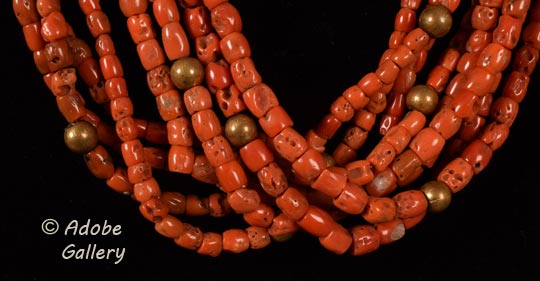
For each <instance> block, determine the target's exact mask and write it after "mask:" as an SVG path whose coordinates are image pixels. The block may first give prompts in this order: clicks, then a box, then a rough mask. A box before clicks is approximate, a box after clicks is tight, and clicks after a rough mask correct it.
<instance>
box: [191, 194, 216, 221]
mask: <svg viewBox="0 0 540 281" xmlns="http://www.w3.org/2000/svg"><path fill="white" fill-rule="evenodd" d="M209 212H210V210H209V208H208V198H200V197H199V196H197V195H195V194H188V195H186V211H185V214H186V215H187V216H203V215H207V214H208V213H209Z"/></svg>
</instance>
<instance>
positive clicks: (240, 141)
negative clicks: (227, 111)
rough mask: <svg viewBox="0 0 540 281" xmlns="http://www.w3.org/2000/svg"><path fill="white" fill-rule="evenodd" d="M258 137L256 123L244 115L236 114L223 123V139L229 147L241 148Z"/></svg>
mask: <svg viewBox="0 0 540 281" xmlns="http://www.w3.org/2000/svg"><path fill="white" fill-rule="evenodd" d="M257 135H258V130H257V123H255V121H254V120H253V118H251V117H249V116H247V115H245V114H241V113H240V114H236V115H233V116H231V117H230V118H229V119H227V122H226V123H225V137H226V138H227V139H228V140H229V142H230V143H231V145H233V146H235V147H242V146H244V145H246V144H248V143H249V142H251V141H252V140H254V139H255V138H256V137H257Z"/></svg>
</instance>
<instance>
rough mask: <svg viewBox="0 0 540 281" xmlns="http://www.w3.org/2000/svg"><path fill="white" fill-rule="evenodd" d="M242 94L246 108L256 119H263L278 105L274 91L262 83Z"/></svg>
mask: <svg viewBox="0 0 540 281" xmlns="http://www.w3.org/2000/svg"><path fill="white" fill-rule="evenodd" d="M240 90H241V89H240ZM241 91H242V90H241ZM242 92H243V95H242V98H243V99H244V102H245V104H246V106H247V108H248V109H249V111H251V113H252V114H253V115H255V117H257V118H261V117H263V116H264V115H265V114H266V113H267V112H268V111H269V110H270V109H272V108H274V107H275V106H278V105H279V101H278V98H277V97H276V94H275V93H274V91H273V90H272V89H271V88H270V87H268V85H266V84H264V83H261V84H257V85H255V86H253V87H252V88H250V89H247V90H246V91H242Z"/></svg>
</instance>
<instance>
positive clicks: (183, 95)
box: [13, 0, 540, 256]
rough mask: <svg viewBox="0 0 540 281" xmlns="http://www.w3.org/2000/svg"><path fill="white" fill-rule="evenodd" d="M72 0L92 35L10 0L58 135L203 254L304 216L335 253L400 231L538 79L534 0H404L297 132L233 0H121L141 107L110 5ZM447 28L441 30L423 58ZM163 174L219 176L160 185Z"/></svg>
mask: <svg viewBox="0 0 540 281" xmlns="http://www.w3.org/2000/svg"><path fill="white" fill-rule="evenodd" d="M78 3H79V6H80V9H81V11H82V13H83V14H84V15H85V17H86V23H87V28H88V32H89V34H90V35H91V36H92V37H93V39H94V42H86V41H84V40H82V39H81V37H79V36H78V35H77V33H79V31H78V30H75V29H74V28H73V27H72V26H71V25H70V23H69V22H68V21H67V19H66V18H67V17H65V15H63V14H62V10H61V5H60V0H37V1H30V0H26V1H25V0H13V10H14V13H15V15H16V16H17V19H18V20H19V23H20V24H21V26H22V30H23V33H24V38H25V40H26V43H27V46H28V48H29V50H30V51H31V52H32V54H33V59H34V62H35V65H36V67H37V70H38V71H39V72H40V73H41V74H42V75H43V80H44V82H45V83H46V84H47V86H48V88H49V89H50V90H51V92H52V93H53V95H54V98H55V99H56V102H57V105H58V109H59V112H60V113H61V114H62V116H63V117H64V118H65V119H66V121H67V122H68V125H67V127H66V130H65V135H64V138H65V142H66V145H67V146H68V148H69V149H71V150H72V151H74V152H76V153H79V154H81V155H82V156H83V159H84V161H85V162H86V164H87V166H88V168H89V170H90V172H91V173H92V174H93V175H95V176H96V177H97V178H99V179H102V180H104V181H105V183H106V185H108V186H109V187H110V188H112V189H113V190H115V191H117V192H119V193H123V194H127V195H130V196H132V197H133V199H134V200H136V201H137V202H139V204H140V205H139V211H140V213H141V214H142V215H143V217H144V218H145V219H147V220H148V221H150V222H152V223H153V224H154V225H155V229H156V231H157V232H158V233H160V234H161V235H163V236H165V237H168V238H170V239H173V241H174V242H175V243H176V244H177V245H178V246H180V247H182V248H185V249H190V250H194V251H197V252H198V253H200V254H203V255H210V256H218V255H220V254H221V253H222V252H223V251H227V252H231V253H241V252H244V251H246V250H249V249H260V248H264V247H266V246H268V245H269V244H271V242H273V241H286V240H288V239H289V238H290V237H291V236H292V235H293V234H294V233H296V232H298V231H302V232H305V233H308V234H310V235H313V236H315V237H317V238H318V240H319V242H320V244H321V245H322V247H324V248H326V249H327V250H329V251H331V252H333V253H336V254H344V253H349V254H351V255H362V254H366V253H369V252H372V251H374V250H376V249H378V248H379V247H380V246H381V245H385V244H389V243H392V242H394V241H397V240H399V239H401V238H402V237H403V236H404V235H405V232H406V231H407V230H408V229H410V228H412V227H414V226H415V225H417V224H418V223H419V222H421V221H422V219H423V218H424V217H425V216H426V215H427V214H428V213H429V212H441V211H443V210H445V209H446V208H447V207H448V206H449V204H450V203H451V198H452V196H453V194H455V193H457V192H459V191H460V190H462V189H463V188H464V187H466V186H467V184H468V183H469V182H470V181H471V179H472V178H473V177H474V176H475V175H477V174H479V173H481V172H482V171H483V170H484V169H485V168H486V167H487V166H488V164H489V162H490V160H491V158H492V155H493V153H494V152H495V151H496V150H497V149H499V148H500V147H501V146H502V145H503V143H504V142H505V140H506V139H507V138H508V136H509V133H510V128H511V126H512V124H513V122H514V120H515V119H516V116H517V113H518V109H519V104H520V103H521V102H522V101H523V100H524V98H525V95H526V93H527V88H528V85H529V83H530V80H531V79H538V70H537V69H538V68H536V64H537V61H538V58H539V49H540V5H539V3H538V1H535V0H532V1H531V0H522V1H515V0H514V1H503V0H479V1H473V3H472V4H471V5H470V7H466V12H465V16H464V17H463V20H462V21H459V22H458V21H456V20H455V17H454V16H453V15H454V12H455V11H456V10H457V9H458V8H463V7H460V5H464V4H462V3H460V1H457V0H456V1H452V0H447V1H436V0H431V1H427V2H425V3H424V2H422V1H412V0H411V1H401V2H400V9H399V10H398V12H397V14H396V17H395V21H394V31H393V32H392V33H391V34H390V35H389V40H388V49H387V50H386V51H385V52H383V53H382V56H381V58H380V61H379V64H378V65H377V66H375V67H374V68H373V70H372V72H368V73H364V74H363V75H362V76H361V77H358V82H357V83H354V84H353V85H348V86H347V87H345V88H344V89H343V90H342V91H341V95H339V96H337V97H336V98H335V99H334V100H333V102H331V103H330V104H329V105H328V112H327V113H326V114H325V115H323V116H314V118H320V119H317V122H316V125H315V126H313V128H310V129H308V130H306V131H299V130H297V129H296V128H295V122H294V120H293V119H292V117H291V115H290V114H289V111H290V110H295V109H288V108H285V107H284V106H283V104H282V103H280V101H279V93H277V92H275V91H274V90H273V88H272V85H269V84H267V83H266V82H265V80H264V79H263V77H262V75H261V74H260V72H259V71H258V70H257V64H256V62H255V61H254V60H253V57H252V49H251V46H250V44H249V40H248V38H247V37H246V36H245V35H244V33H242V30H243V22H242V18H241V16H240V13H239V11H238V10H237V9H236V7H235V6H234V4H233V2H230V1H226V0H204V1H203V0H154V1H146V0H120V1H118V5H119V8H120V10H121V12H122V13H123V15H124V16H125V23H126V24H127V30H128V31H129V35H130V37H131V39H132V42H133V47H134V48H135V49H136V52H137V55H138V58H139V60H140V66H141V67H142V68H143V69H144V70H145V71H146V85H147V90H146V92H148V94H149V95H153V99H154V100H155V104H154V105H147V106H148V107H150V106H154V108H157V113H158V115H159V116H158V117H159V118H155V119H145V118H141V117H138V116H140V113H138V112H137V111H136V110H135V108H137V109H138V108H141V107H140V106H139V105H136V104H134V100H135V99H134V98H133V95H134V94H133V93H132V92H131V91H129V89H130V86H129V83H130V81H128V80H127V79H125V75H124V73H125V70H124V68H123V66H124V64H123V62H122V61H121V60H120V57H119V56H118V53H119V51H121V50H119V49H117V48H116V45H115V42H114V37H113V36H112V30H114V28H115V26H112V25H111V21H109V18H108V16H107V11H106V10H104V9H102V7H101V4H100V1H97V0H79V1H78ZM441 39H448V40H446V42H448V45H447V46H446V48H445V49H444V50H443V52H441V56H440V57H435V58H431V57H430V56H429V53H430V51H431V50H432V49H433V47H434V46H435V45H436V44H438V43H439V41H438V40H441ZM428 57H429V58H430V60H429V61H428ZM427 66H430V67H431V68H430V69H426V68H427ZM420 73H426V78H425V80H424V81H420V79H417V77H419V74H420ZM81 86H83V87H84V89H81ZM137 94H139V93H137ZM306 106H309V105H306ZM298 110H304V109H298ZM305 114H309V112H306V113H305ZM161 172H171V173H178V174H184V175H190V176H191V177H193V178H194V179H196V180H198V181H200V182H202V183H205V184H207V185H209V186H212V187H215V189H214V191H213V192H212V193H210V194H208V195H199V194H192V193H187V194H186V193H182V190H177V189H168V188H165V187H163V186H162V185H160V181H159V177H158V176H157V174H158V173H161ZM426 173H430V174H429V175H428V176H426ZM232 215H239V216H240V217H241V218H242V219H243V221H244V222H245V225H246V226H245V227H236V226H233V227H231V228H228V229H224V230H222V231H213V230H211V231H208V230H206V229H207V228H208V227H207V226H205V225H196V224H194V223H192V222H191V221H190V220H189V217H192V216H196V217H198V216H211V217H214V218H224V217H226V216H232Z"/></svg>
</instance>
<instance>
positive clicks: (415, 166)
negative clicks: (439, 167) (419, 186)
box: [390, 149, 423, 186]
mask: <svg viewBox="0 0 540 281" xmlns="http://www.w3.org/2000/svg"><path fill="white" fill-rule="evenodd" d="M390 168H391V169H392V171H393V172H394V174H395V175H396V179H397V184H398V185H399V186H406V185H408V184H409V183H411V182H413V181H414V180H416V179H417V178H418V177H419V176H420V175H421V174H422V172H423V168H422V160H421V159H420V157H418V155H416V153H415V152H413V151H412V150H410V149H407V150H405V151H403V152H402V153H401V154H399V155H397V156H396V158H395V159H394V161H393V162H392V164H391V165H390Z"/></svg>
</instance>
